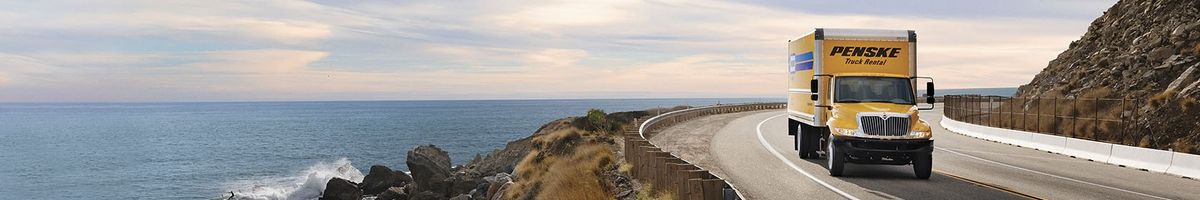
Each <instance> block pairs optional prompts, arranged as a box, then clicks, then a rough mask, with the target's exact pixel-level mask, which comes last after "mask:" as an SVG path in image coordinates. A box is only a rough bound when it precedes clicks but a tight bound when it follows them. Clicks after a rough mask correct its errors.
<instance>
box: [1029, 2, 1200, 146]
mask: <svg viewBox="0 0 1200 200" xmlns="http://www.w3.org/2000/svg"><path fill="white" fill-rule="evenodd" d="M1197 41H1200V1H1195V0H1121V1H1119V2H1117V3H1116V4H1115V5H1113V6H1112V7H1111V8H1109V9H1108V10H1107V11H1106V12H1105V13H1104V14H1103V15H1102V16H1100V17H1099V18H1097V19H1096V20H1095V21H1093V22H1092V23H1091V25H1090V26H1089V27H1088V31H1087V33H1085V34H1084V35H1083V36H1082V37H1081V38H1080V39H1079V40H1077V41H1074V42H1071V44H1070V46H1069V48H1068V49H1067V50H1066V51H1064V52H1062V53H1061V54H1059V55H1058V57H1057V58H1055V59H1054V60H1052V61H1050V63H1049V65H1048V66H1047V67H1046V68H1045V69H1043V70H1042V71H1041V73H1039V74H1038V75H1037V76H1035V77H1034V79H1033V80H1032V81H1030V83H1029V84H1026V85H1023V86H1021V87H1020V89H1019V90H1018V92H1017V96H1019V97H1043V98H1051V97H1058V98H1062V97H1066V98H1075V97H1079V98H1125V99H1132V100H1138V102H1139V104H1138V105H1136V106H1137V107H1132V106H1130V107H1126V108H1105V107H1114V106H1109V105H1104V106H1097V107H1102V108H1100V109H1104V111H1107V112H1111V113H1123V115H1124V116H1126V117H1128V118H1133V119H1132V120H1133V121H1134V122H1135V123H1136V125H1134V126H1133V128H1132V129H1133V131H1132V132H1133V133H1130V134H1125V135H1117V136H1112V137H1105V138H1104V139H1105V140H1110V141H1112V142H1119V143H1124V144H1128V145H1138V146H1144V147H1152V148H1160V149H1173V150H1176V151H1184V152H1192V153H1200V148H1194V146H1196V144H1197V143H1198V142H1200V118H1198V117H1197V116H1200V115H1197V114H1195V113H1197V111H1200V109H1197V106H1194V105H1195V104H1196V103H1195V102H1196V98H1198V97H1200V89H1197V87H1200V75H1197V74H1196V73H1197V70H1195V68H1200V57H1198V56H1200V44H1197ZM1085 103H1086V102H1085ZM1112 104H1116V103H1112ZM1026 109H1028V108H1026ZM1131 110H1132V111H1136V112H1137V113H1124V112H1125V111H1131ZM1071 112H1077V111H1071ZM1114 115H1117V116H1120V115H1118V114H1114ZM1135 116H1136V117H1135Z"/></svg>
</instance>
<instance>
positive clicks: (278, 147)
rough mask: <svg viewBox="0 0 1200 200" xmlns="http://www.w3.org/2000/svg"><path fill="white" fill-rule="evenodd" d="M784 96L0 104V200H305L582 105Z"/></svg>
mask: <svg viewBox="0 0 1200 200" xmlns="http://www.w3.org/2000/svg"><path fill="white" fill-rule="evenodd" d="M767 101H774V102H778V101H783V99H619V100H464V101H449V100H448V101H345V102H229V103H0V199H214V198H220V197H221V196H222V195H225V196H227V195H229V193H230V192H231V191H232V192H234V193H237V194H238V195H239V196H243V197H256V198H262V199H273V198H298V199H305V198H310V197H315V195H319V194H320V188H323V185H324V184H325V182H324V181H325V180H328V178H329V177H342V178H347V179H351V180H356V181H357V180H361V179H362V176H363V175H364V174H363V173H364V172H365V170H366V169H367V168H369V167H370V166H371V165H376V164H380V165H385V166H388V167H391V168H393V169H396V170H405V171H407V169H406V167H405V164H404V160H405V153H406V152H407V151H408V150H411V149H412V148H413V147H416V146H417V145H420V144H435V145H437V146H438V147H440V148H442V149H443V150H446V151H447V152H449V154H450V157H451V159H452V160H453V163H454V164H456V165H458V164H464V163H465V162H467V161H469V160H470V159H472V158H473V157H474V155H475V154H486V153H487V152H490V151H491V150H493V149H498V148H502V147H503V146H504V144H505V143H506V142H507V141H510V140H514V139H518V138H522V137H525V136H528V135H529V134H531V133H532V132H533V131H535V130H537V128H538V127H540V126H541V125H542V124H544V123H546V122H549V121H551V120H555V119H560V118H563V117H569V116H581V115H584V113H585V112H586V111H587V110H588V109H589V108H600V109H604V110H605V111H609V112H615V111H631V110H644V109H648V108H655V107H671V106H676V105H711V104H715V103H718V102H720V103H741V102H767Z"/></svg>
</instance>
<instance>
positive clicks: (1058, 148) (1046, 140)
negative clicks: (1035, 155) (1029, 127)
mask: <svg viewBox="0 0 1200 200" xmlns="http://www.w3.org/2000/svg"><path fill="white" fill-rule="evenodd" d="M1027 135H1029V136H1028V138H1029V139H1028V140H1027V141H1025V142H1027V143H1028V144H1027V145H1029V147H1032V148H1035V149H1039V150H1042V151H1049V152H1054V153H1060V154H1061V153H1063V149H1064V148H1065V147H1066V146H1067V138H1066V137H1063V136H1057V135H1046V134H1039V133H1028V134H1027Z"/></svg>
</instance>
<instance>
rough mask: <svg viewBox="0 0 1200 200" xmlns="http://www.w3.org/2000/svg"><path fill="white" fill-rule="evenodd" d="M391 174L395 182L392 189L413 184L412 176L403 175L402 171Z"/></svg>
mask: <svg viewBox="0 0 1200 200" xmlns="http://www.w3.org/2000/svg"><path fill="white" fill-rule="evenodd" d="M393 173H394V175H393V178H394V180H395V181H394V182H392V187H400V186H404V185H405V184H408V183H412V182H413V178H412V176H409V175H408V173H404V172H402V171H395V172H393Z"/></svg>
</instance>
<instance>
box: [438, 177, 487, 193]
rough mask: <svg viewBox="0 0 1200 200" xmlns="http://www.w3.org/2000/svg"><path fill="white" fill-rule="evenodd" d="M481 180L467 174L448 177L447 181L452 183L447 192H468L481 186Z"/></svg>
mask: <svg viewBox="0 0 1200 200" xmlns="http://www.w3.org/2000/svg"><path fill="white" fill-rule="evenodd" d="M481 181H482V180H480V179H479V178H473V177H469V176H467V175H465V174H463V175H456V176H453V177H450V178H449V179H446V182H448V183H450V190H449V192H448V193H447V194H466V193H468V192H471V190H472V189H475V188H476V187H479V182H481Z"/></svg>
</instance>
